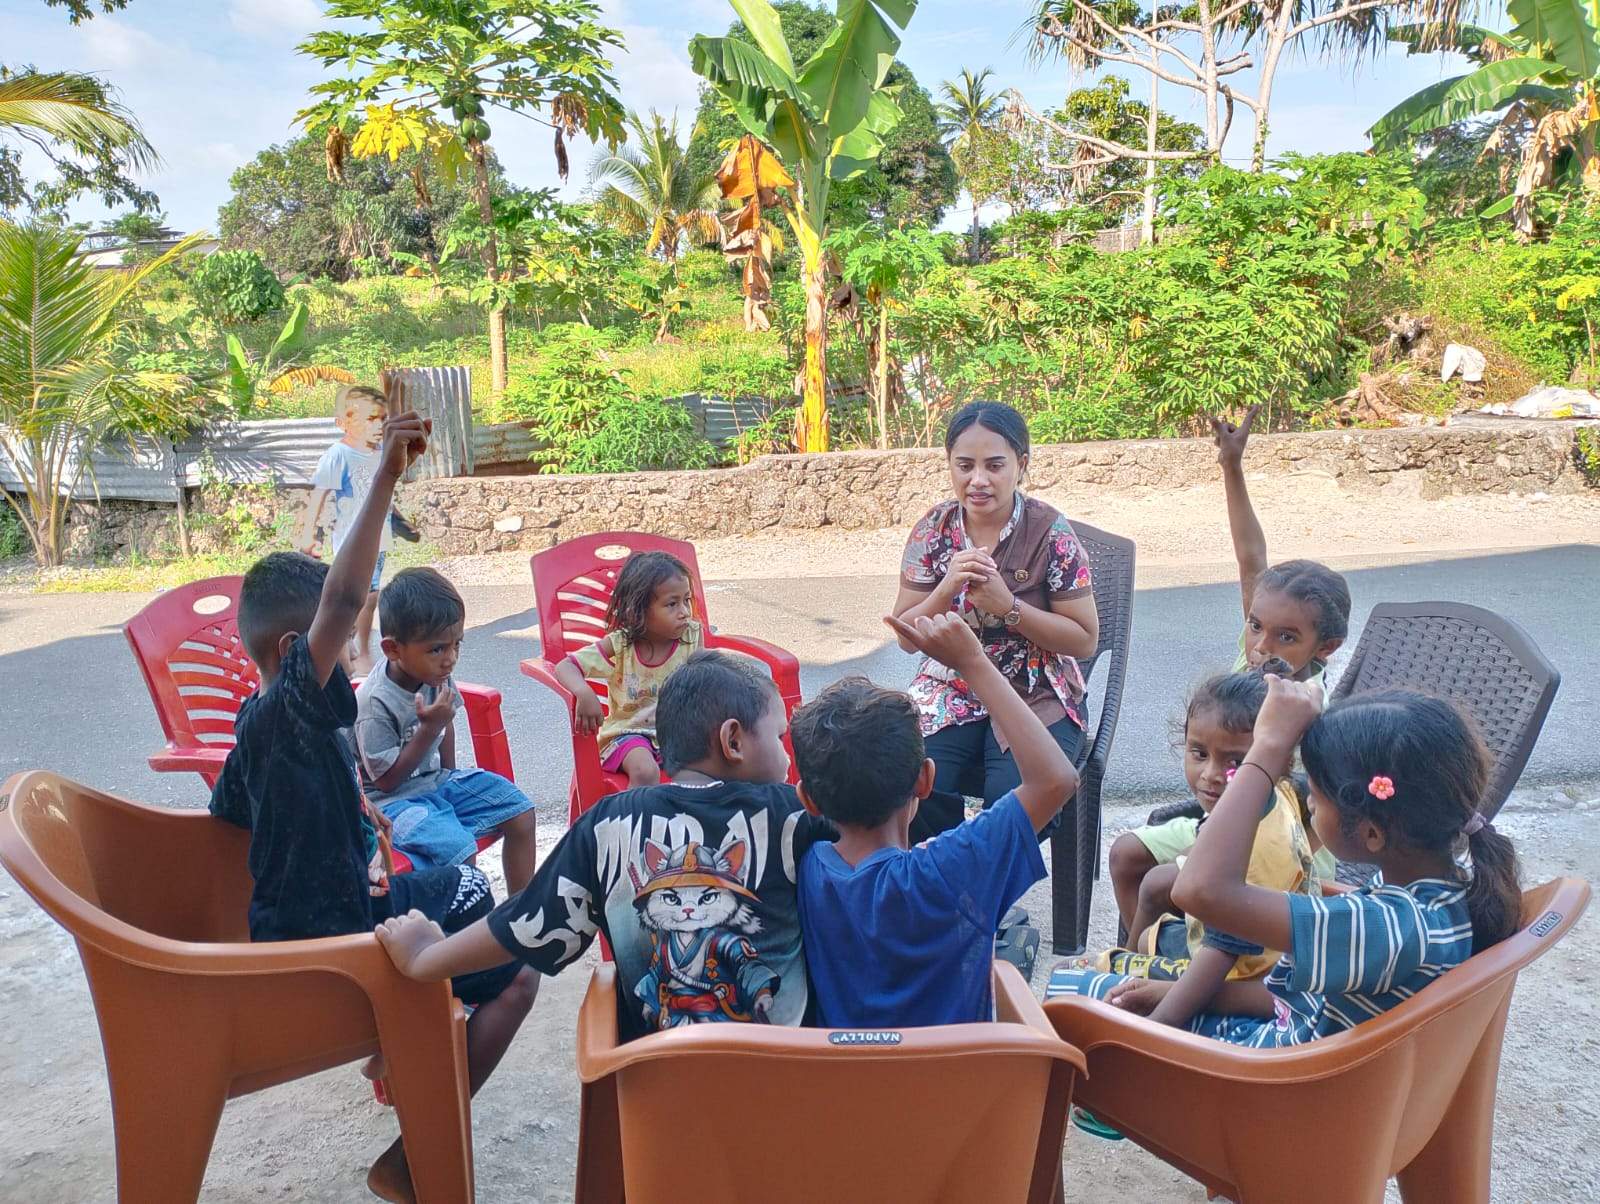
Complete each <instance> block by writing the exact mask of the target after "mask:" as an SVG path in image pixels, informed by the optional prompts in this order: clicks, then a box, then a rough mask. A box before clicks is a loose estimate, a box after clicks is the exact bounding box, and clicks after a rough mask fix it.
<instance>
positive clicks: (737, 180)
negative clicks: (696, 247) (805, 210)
mask: <svg viewBox="0 0 1600 1204" xmlns="http://www.w3.org/2000/svg"><path fill="white" fill-rule="evenodd" d="M717 186H718V187H719V188H720V189H721V190H722V197H723V199H724V200H727V201H734V202H736V203H738V205H739V207H738V208H737V209H735V210H734V211H733V212H732V213H730V214H729V215H728V216H727V217H726V218H724V219H722V223H721V224H722V253H723V255H724V256H726V257H727V260H728V262H729V263H741V264H743V267H742V269H741V273H740V276H741V285H742V287H743V290H744V328H745V329H746V330H747V331H750V332H752V333H753V332H755V331H758V330H770V329H772V319H771V318H770V317H768V316H767V305H768V304H769V303H770V302H771V300H772V253H773V252H774V251H775V250H778V249H780V248H781V246H782V242H781V239H782V235H780V234H779V233H778V232H777V230H776V228H774V227H773V226H772V224H771V223H770V222H768V221H767V219H766V217H765V210H767V209H773V208H776V207H777V206H778V204H779V194H778V190H779V189H780V188H783V189H793V188H794V186H795V184H794V177H793V176H791V175H790V174H789V173H788V172H786V171H785V170H784V169H783V164H782V163H779V162H778V157H777V156H776V155H774V154H773V153H772V151H771V149H770V148H769V147H768V146H767V144H766V143H764V142H762V141H761V139H759V138H757V137H756V136H755V135H754V134H746V135H744V137H742V138H740V139H739V141H738V142H736V143H735V144H734V147H733V149H732V150H731V151H729V152H728V157H727V158H726V159H724V160H723V161H722V166H721V167H719V168H717Z"/></svg>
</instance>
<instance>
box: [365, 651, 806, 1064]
mask: <svg viewBox="0 0 1600 1204" xmlns="http://www.w3.org/2000/svg"><path fill="white" fill-rule="evenodd" d="M656 714H657V736H658V738H659V740H660V746H661V755H662V759H663V761H664V762H665V765H666V768H667V770H668V772H670V773H671V774H672V775H673V781H671V782H664V783H662V784H660V785H657V786H644V787H640V788H639V789H637V790H627V791H624V792H622V793H621V794H614V795H611V796H610V797H608V798H604V799H601V800H600V801H599V802H598V803H596V804H595V806H594V807H593V808H592V809H591V810H589V811H587V812H586V813H585V814H584V815H583V816H582V817H581V818H579V820H578V822H577V823H575V824H574V825H573V826H572V828H571V829H570V830H569V831H568V832H567V834H566V836H565V837H563V838H562V840H561V843H560V844H559V845H557V846H556V848H555V851H554V852H552V853H551V854H550V856H549V857H548V858H546V859H545V860H544V861H543V862H542V863H541V864H540V866H539V869H538V872H537V873H535V874H534V877H533V881H532V882H530V883H529V884H528V888H527V889H526V890H524V891H523V892H522V894H521V895H519V896H518V897H517V898H514V899H509V900H507V901H506V902H505V903H503V904H502V905H501V906H500V907H498V908H496V909H495V911H494V912H493V913H492V914H490V915H489V917H488V918H487V919H485V920H483V921H481V922H479V923H476V924H473V925H472V926H471V927H470V928H466V929H464V930H463V931H461V932H458V933H456V934H454V935H452V936H446V935H445V934H444V933H443V932H441V931H440V930H439V927H438V925H436V924H434V923H432V922H431V921H429V920H428V919H427V917H425V916H422V915H420V914H418V913H417V912H412V913H410V914H409V915H404V916H396V917H395V918H394V919H391V920H388V921H386V922H385V923H384V924H383V926H382V927H380V928H379V929H378V939H379V940H380V941H381V942H382V943H383V945H384V947H385V948H386V949H388V951H389V956H390V957H392V958H393V959H394V962H395V965H397V966H399V967H400V971H401V973H403V974H406V975H409V976H410V977H412V978H420V979H423V980H437V979H441V978H445V977H448V976H450V975H455V974H464V973H468V972H471V971H481V970H485V969H487V968H489V967H491V966H499V965H504V964H505V963H506V962H507V961H509V960H511V959H517V960H519V961H522V962H524V963H526V964H527V965H530V966H532V967H533V968H534V969H536V970H538V971H539V972H540V973H541V974H558V973H560V972H561V971H562V970H563V969H565V968H566V967H567V966H570V965H571V964H572V963H573V961H574V960H575V959H576V958H577V957H578V955H579V954H580V953H582V952H583V951H584V950H585V949H586V948H588V946H589V943H590V942H591V941H593V940H594V937H595V934H596V933H597V932H598V933H604V934H605V937H606V940H607V941H608V942H610V945H611V950H612V955H613V956H614V958H615V959H616V964H617V990H618V995H619V998H618V1000H617V1020H618V1029H619V1032H620V1034H621V1036H622V1038H623V1040H631V1039H632V1038H634V1037H639V1036H643V1035H644V1034H646V1033H650V1032H656V1031H659V1030H662V1029H667V1028H675V1027H677V1026H679V1025H684V1024H705V1023H719V1022H730V1021H731V1022H741V1021H742V1022H750V1023H756V1024H799V1023H801V1022H802V1021H803V1020H805V1019H807V1018H808V1016H809V1013H810V1010H811V989H810V984H809V982H808V981H807V978H806V968H805V958H804V956H803V954H802V952H801V944H800V921H799V913H798V910H797V907H796V902H795V867H796V866H797V865H798V864H799V863H800V859H801V858H802V857H803V856H804V855H805V853H806V850H807V849H809V848H810V847H811V845H812V843H813V842H814V841H817V840H831V839H833V835H834V833H833V828H832V825H830V824H829V823H828V822H827V821H826V820H822V819H819V818H818V817H816V816H813V815H809V814H807V813H806V811H805V810H804V809H803V808H802V807H801V805H800V800H799V797H798V795H796V793H795V790H794V787H792V786H789V785H786V784H784V777H785V776H786V775H787V773H788V770H789V756H788V753H787V752H786V751H785V750H784V747H783V732H784V727H785V722H784V710H783V702H782V700H781V699H780V698H779V697H778V693H777V691H776V690H775V689H773V686H772V683H771V681H769V680H768V679H767V678H766V677H764V676H763V675H762V674H761V673H760V671H759V670H757V669H756V668H755V667H754V666H753V665H752V664H751V663H750V662H748V661H746V660H744V659H742V658H737V657H732V656H728V655H726V654H725V653H721V652H697V653H696V654H695V655H694V656H692V657H690V658H689V660H688V661H687V662H685V664H684V666H683V667H682V668H681V669H678V670H677V671H676V672H674V673H673V674H672V676H671V677H669V678H668V679H667V681H666V684H665V685H663V686H662V688H661V697H660V700H659V702H658V704H657V709H656Z"/></svg>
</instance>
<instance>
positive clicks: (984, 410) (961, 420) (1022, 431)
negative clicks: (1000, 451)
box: [944, 401, 1029, 460]
mask: <svg viewBox="0 0 1600 1204" xmlns="http://www.w3.org/2000/svg"><path fill="white" fill-rule="evenodd" d="M971 426H981V427H983V428H984V429H985V430H990V431H993V432H994V433H995V434H997V435H999V436H1000V437H1001V438H1002V439H1004V440H1005V441H1006V442H1007V443H1009V444H1010V445H1011V450H1012V451H1014V452H1016V453H1017V459H1018V460H1021V459H1022V457H1023V456H1026V455H1027V454H1028V447H1029V441H1028V423H1027V420H1026V419H1025V418H1023V416H1022V415H1021V414H1019V413H1017V412H1016V411H1015V410H1013V409H1012V408H1011V407H1010V406H1008V405H1006V404H1005V402H1003V401H969V402H967V404H966V405H964V406H962V407H961V408H960V409H959V410H957V411H956V412H955V416H954V417H953V418H951V419H950V425H949V426H947V427H946V428H945V432H944V454H945V455H947V456H948V455H949V454H950V452H951V450H952V449H953V448H954V447H955V445H956V440H957V439H959V438H961V436H962V434H963V433H964V432H965V431H966V429H967V428H968V427H971Z"/></svg>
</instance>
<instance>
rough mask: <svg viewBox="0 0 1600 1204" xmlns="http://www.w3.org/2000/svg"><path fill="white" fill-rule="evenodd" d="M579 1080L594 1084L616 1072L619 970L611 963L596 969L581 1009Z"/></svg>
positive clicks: (605, 963) (579, 1021) (579, 1012)
mask: <svg viewBox="0 0 1600 1204" xmlns="http://www.w3.org/2000/svg"><path fill="white" fill-rule="evenodd" d="M577 1044H578V1050H577V1053H578V1079H579V1081H580V1082H584V1083H592V1082H594V1081H595V1080H596V1079H601V1078H604V1077H605V1076H606V1075H608V1074H610V1073H611V1072H612V1070H613V1069H615V1067H614V1064H613V1061H612V1055H613V1054H615V1053H616V1051H617V1046H618V1044H619V1042H618V1038H617V968H616V966H614V965H612V964H611V963H610V962H602V963H601V964H600V965H598V966H596V967H595V970H594V974H593V975H591V976H590V978H589V990H588V991H587V992H586V993H585V995H584V997H583V1006H582V1007H581V1008H579V1009H578V1042H577Z"/></svg>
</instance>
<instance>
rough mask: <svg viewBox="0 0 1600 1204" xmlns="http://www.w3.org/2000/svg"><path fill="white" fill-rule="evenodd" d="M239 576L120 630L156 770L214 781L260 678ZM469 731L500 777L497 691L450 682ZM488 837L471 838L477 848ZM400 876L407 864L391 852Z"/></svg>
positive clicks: (146, 612)
mask: <svg viewBox="0 0 1600 1204" xmlns="http://www.w3.org/2000/svg"><path fill="white" fill-rule="evenodd" d="M243 580H244V579H243V578H242V577H209V578H207V579H206V580H204V581H193V582H190V583H189V584H188V585H184V586H180V587H178V588H177V589H173V590H168V591H167V592H166V593H164V594H162V595H161V596H160V597H159V598H157V599H156V600H155V601H153V602H151V603H150V604H149V605H148V606H146V607H145V608H144V609H143V610H141V611H140V612H139V613H138V614H136V615H134V616H133V618H131V619H129V620H128V621H127V622H126V623H125V624H123V627H122V633H123V634H124V635H125V636H127V637H128V646H129V647H130V648H132V649H133V659H134V660H136V661H138V662H139V672H140V673H142V674H143V675H144V684H145V686H146V687H147V688H148V689H149V691H150V701H151V702H153V703H155V707H156V717H157V718H158V719H160V720H161V730H162V731H163V732H164V733H166V737H167V747H166V748H165V749H164V750H163V751H161V752H158V753H155V754H153V755H152V756H151V757H150V768H151V769H153V770H155V771H156V772H157V773H173V772H185V771H190V772H194V773H198V774H199V775H200V777H201V778H202V779H203V780H204V782H205V784H206V786H207V787H208V788H209V787H211V786H214V785H215V784H216V781H217V775H218V774H219V773H221V772H222V763H223V762H224V761H226V760H227V759H228V751H229V750H230V749H231V748H232V747H233V721H234V717H235V716H236V715H237V714H238V713H239V706H240V704H242V703H243V702H244V700H245V699H246V698H248V697H250V694H251V692H252V691H253V690H254V689H255V688H256V686H257V684H258V683H259V682H260V680H261V679H260V675H259V674H258V673H257V672H256V666H255V663H254V662H253V661H252V660H251V659H250V658H249V656H247V655H246V654H245V650H244V645H243V644H242V643H240V641H239V586H240V583H241V582H242V581H243ZM456 688H457V689H458V690H459V691H460V692H461V698H462V701H463V702H464V703H465V705H466V709H467V726H468V728H469V729H470V730H471V732H472V754H473V757H474V758H475V759H476V761H477V763H478V766H479V767H480V768H482V769H488V770H492V771H494V772H495V773H498V774H499V775H501V776H502V777H505V778H511V779H512V780H513V781H514V780H515V778H514V777H513V775H512V772H511V746H510V744H508V743H507V741H506V726H505V722H504V720H503V719H502V718H501V715H500V691H499V690H495V689H491V688H490V687H488V686H477V685H471V684H469V683H467V682H457V683H456ZM494 839H495V838H494V837H487V836H486V837H483V838H481V839H480V840H479V841H478V847H479V848H480V849H483V848H487V847H488V846H489V845H490V844H492V843H494ZM394 858H395V869H396V871H398V872H400V873H404V872H405V871H407V870H409V869H410V868H411V862H410V860H408V859H407V858H406V856H405V855H404V854H403V853H402V852H401V851H400V850H399V849H396V850H395V851H394Z"/></svg>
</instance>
